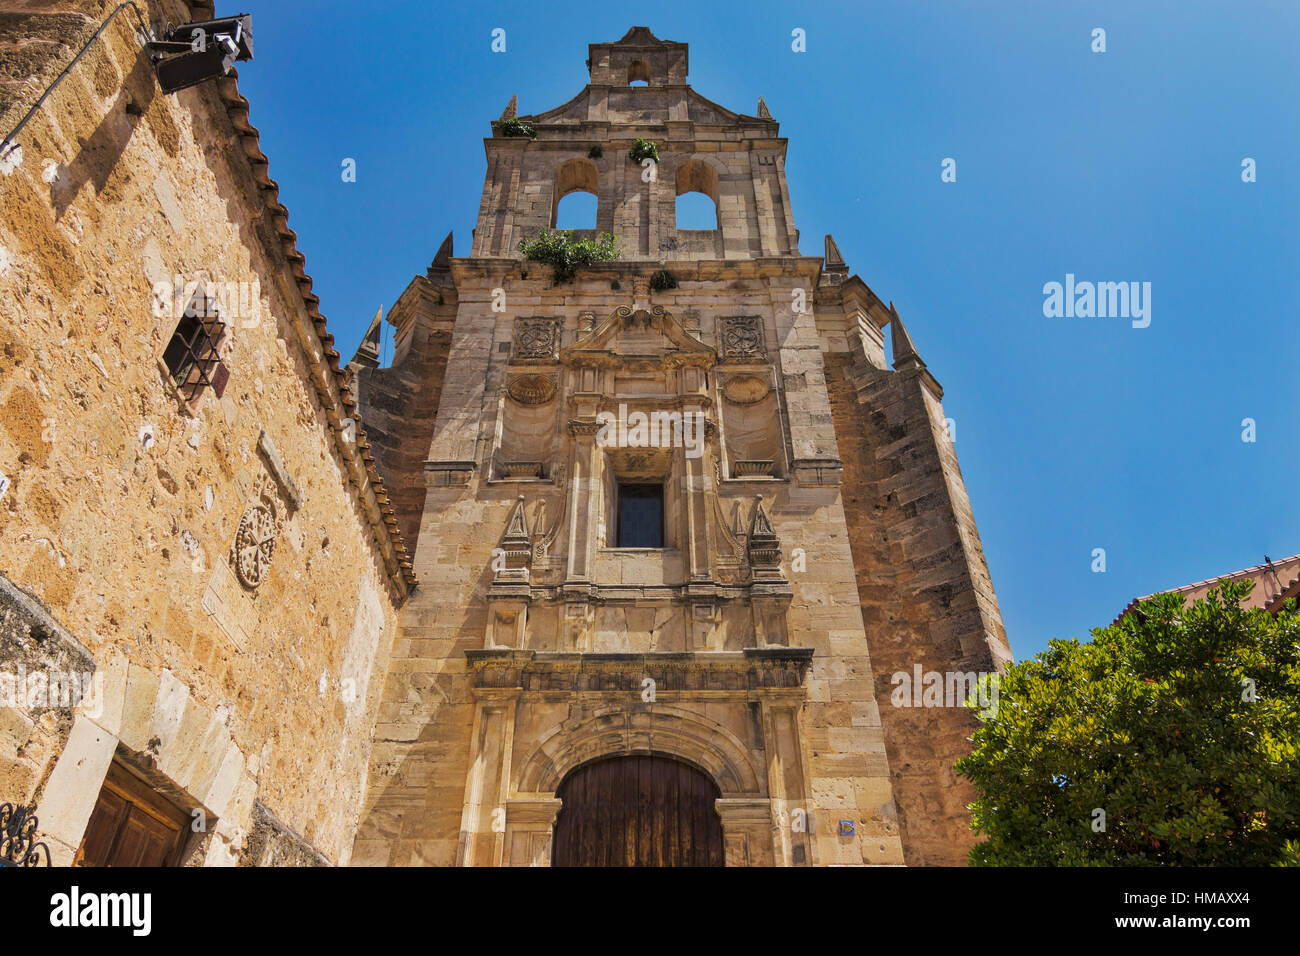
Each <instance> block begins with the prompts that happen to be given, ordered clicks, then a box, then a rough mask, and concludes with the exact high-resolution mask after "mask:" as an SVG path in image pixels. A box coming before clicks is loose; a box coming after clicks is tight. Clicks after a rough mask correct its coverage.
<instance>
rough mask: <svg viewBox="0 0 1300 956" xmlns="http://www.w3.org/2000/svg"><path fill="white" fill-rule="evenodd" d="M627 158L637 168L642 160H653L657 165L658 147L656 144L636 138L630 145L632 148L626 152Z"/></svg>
mask: <svg viewBox="0 0 1300 956" xmlns="http://www.w3.org/2000/svg"><path fill="white" fill-rule="evenodd" d="M627 158H628V159H630V160H632V162H634V163H636V164H637V165H638V166H639V165H641V161H642V160H644V159H653V160H654V161H655V162H656V163H657V162H659V146H658V144H657V143H652V142H650V141H649V140H645V139H640V138H638V139H637V141H636V142H634V143H633V144H632V148H631V149H629V150H628V151H627Z"/></svg>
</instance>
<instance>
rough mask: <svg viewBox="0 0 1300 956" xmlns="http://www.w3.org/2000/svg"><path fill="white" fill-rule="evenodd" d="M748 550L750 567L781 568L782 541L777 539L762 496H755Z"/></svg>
mask: <svg viewBox="0 0 1300 956" xmlns="http://www.w3.org/2000/svg"><path fill="white" fill-rule="evenodd" d="M747 548H748V551H749V564H750V567H752V568H755V569H763V570H768V569H774V568H779V567H780V566H781V539H780V538H778V537H777V535H776V529H774V528H773V527H772V520H771V519H770V518H768V516H767V511H766V510H765V509H764V508H763V496H762V495H754V513H753V515H752V516H751V517H750V519H749V541H748V544H747Z"/></svg>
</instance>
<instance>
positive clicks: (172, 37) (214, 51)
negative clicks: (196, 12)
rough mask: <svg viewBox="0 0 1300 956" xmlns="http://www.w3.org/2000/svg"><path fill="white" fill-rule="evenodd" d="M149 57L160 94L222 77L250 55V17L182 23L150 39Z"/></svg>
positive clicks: (251, 25)
mask: <svg viewBox="0 0 1300 956" xmlns="http://www.w3.org/2000/svg"><path fill="white" fill-rule="evenodd" d="M149 56H150V59H152V60H153V63H154V70H155V71H156V72H157V74H158V85H159V86H161V87H162V90H163V92H164V93H175V92H177V91H178V90H183V89H186V88H188V87H191V86H194V85H196V84H198V83H202V82H203V81H204V80H211V79H215V78H217V77H219V76H225V75H226V74H227V73H229V72H230V68H231V66H233V65H234V64H235V62H236V61H238V60H251V59H252V58H253V18H252V16H251V15H250V14H247V13H241V14H239V16H236V17H222V18H221V19H218V20H202V21H200V22H197V23H182V24H181V25H180V26H178V27H173V28H172V29H170V30H168V31H167V32H166V33H164V34H163V35H162V37H161V39H158V40H152V41H150V43H149Z"/></svg>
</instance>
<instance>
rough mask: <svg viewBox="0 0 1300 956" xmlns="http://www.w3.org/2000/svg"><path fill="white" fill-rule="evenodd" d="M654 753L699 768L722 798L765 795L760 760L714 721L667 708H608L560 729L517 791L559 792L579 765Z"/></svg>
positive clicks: (532, 760)
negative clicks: (610, 758)
mask: <svg viewBox="0 0 1300 956" xmlns="http://www.w3.org/2000/svg"><path fill="white" fill-rule="evenodd" d="M651 753H660V754H663V755H665V756H668V757H675V758H677V759H679V760H683V761H685V762H686V763H689V764H694V765H695V766H697V767H699V768H700V769H701V770H703V771H704V772H705V773H707V774H708V775H709V776H710V777H712V778H713V780H714V781H715V782H716V783H717V785H718V788H719V789H720V790H721V792H722V796H723V797H724V798H726V797H755V796H763V795H764V794H765V790H766V785H765V782H764V781H765V776H764V774H763V772H762V771H761V770H760V766H761V764H760V762H759V761H760V760H761V758H760V757H758V755H756V754H754V753H752V752H751V751H750V750H749V749H748V748H746V747H745V745H744V744H743V743H742V742H741V741H740V740H739V739H738V738H737V737H736V736H735V735H734V734H732V733H731V732H730V731H729V730H727V728H725V727H723V726H722V725H721V724H719V723H717V722H716V721H713V720H710V719H709V718H707V717H705V716H704V715H702V714H697V713H693V712H691V711H689V710H686V709H683V708H678V707H674V706H671V705H665V704H656V705H655V707H654V709H653V710H643V711H629V710H627V709H625V707H623V706H619V705H609V706H606V707H601V708H598V709H597V710H596V711H595V712H594V713H593V714H592V715H591V716H590V717H588V718H587V719H586V720H584V721H583V722H582V723H580V724H578V725H577V726H576V727H570V728H566V727H563V726H560V727H557V728H556V729H555V730H554V731H553V732H552V733H551V734H549V735H548V736H547V737H545V738H543V740H542V741H541V742H540V743H539V744H538V745H537V747H536V749H535V750H534V751H533V753H532V754H531V755H530V756H529V757H528V759H527V760H525V761H524V764H523V766H522V767H521V769H520V773H519V781H518V790H519V791H520V792H528V793H555V792H556V790H558V789H559V786H560V781H561V780H563V779H564V777H566V776H567V775H568V774H569V772H570V771H572V770H573V769H574V768H575V767H578V766H579V765H581V764H585V763H589V762H591V761H593V760H598V759H600V758H601V757H616V756H623V755H627V754H651Z"/></svg>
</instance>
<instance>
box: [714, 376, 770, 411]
mask: <svg viewBox="0 0 1300 956" xmlns="http://www.w3.org/2000/svg"><path fill="white" fill-rule="evenodd" d="M771 391H772V386H771V385H770V384H769V383H768V382H766V381H764V380H763V379H761V378H759V377H758V376H757V375H733V376H732V377H731V378H729V379H727V381H726V382H725V383H724V384H723V386H722V397H723V398H725V399H726V400H727V401H729V402H731V404H733V405H757V404H758V403H759V402H761V401H762V400H763V399H765V398H767V396H768V394H769V393H770V392H771Z"/></svg>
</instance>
